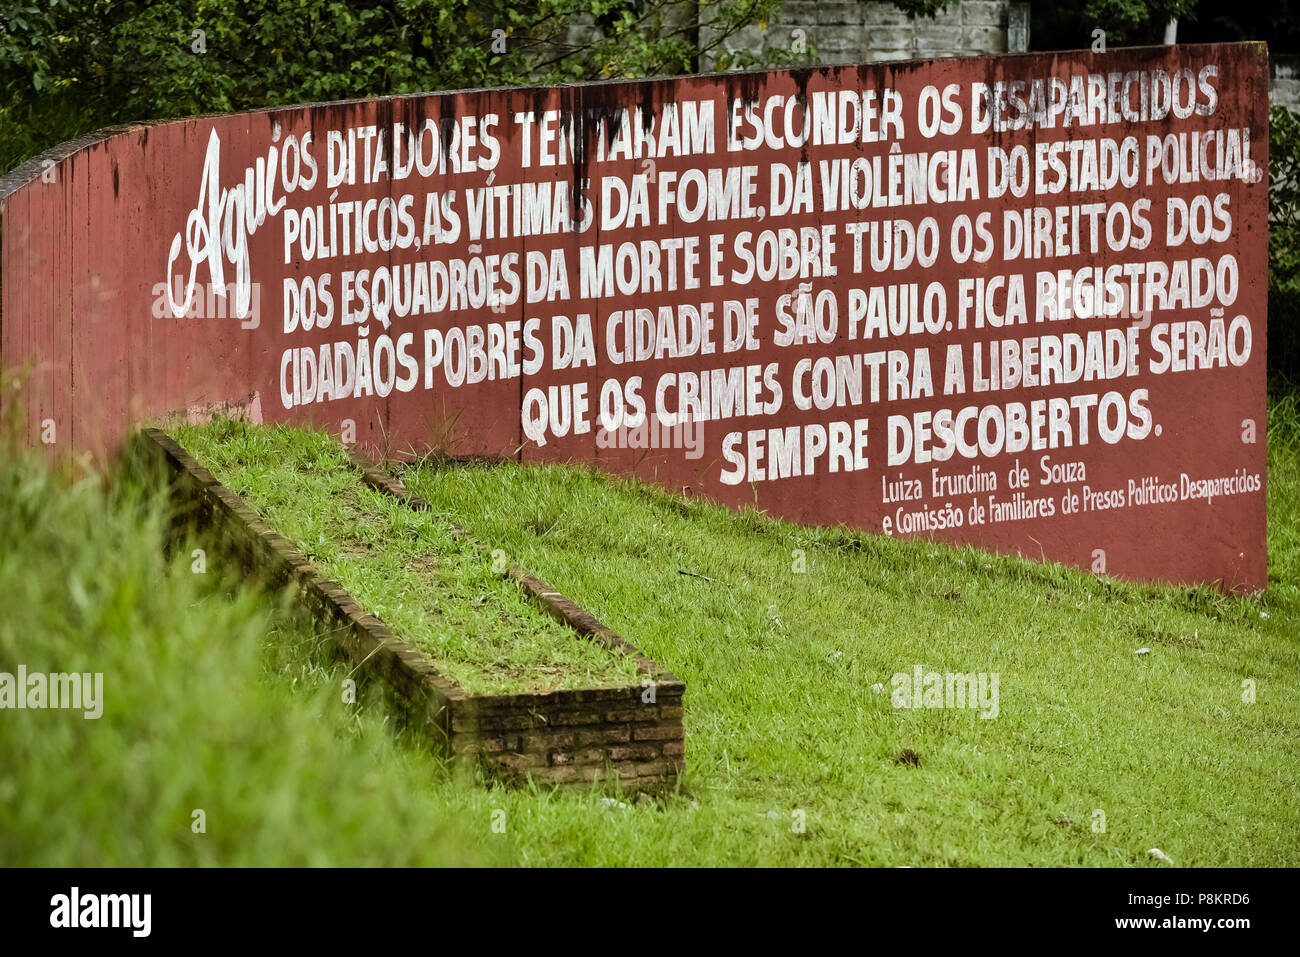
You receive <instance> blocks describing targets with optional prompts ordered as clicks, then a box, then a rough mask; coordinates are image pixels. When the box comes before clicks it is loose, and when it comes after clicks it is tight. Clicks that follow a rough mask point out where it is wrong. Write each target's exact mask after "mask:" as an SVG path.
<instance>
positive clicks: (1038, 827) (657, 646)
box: [0, 399, 1300, 866]
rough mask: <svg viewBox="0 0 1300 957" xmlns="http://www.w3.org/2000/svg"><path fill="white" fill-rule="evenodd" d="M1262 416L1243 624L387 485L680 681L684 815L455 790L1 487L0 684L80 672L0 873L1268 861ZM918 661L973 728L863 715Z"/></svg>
mask: <svg viewBox="0 0 1300 957" xmlns="http://www.w3.org/2000/svg"><path fill="white" fill-rule="evenodd" d="M1273 415H1274V421H1273V423H1272V427H1271V430H1270V474H1269V504H1270V517H1269V523H1270V524H1269V541H1270V550H1271V555H1270V569H1271V570H1270V587H1269V590H1268V592H1267V593H1266V594H1265V595H1263V596H1257V597H1249V598H1247V597H1228V596H1223V595H1220V594H1218V593H1216V592H1212V591H1208V590H1203V589H1196V590H1188V589H1174V588H1159V587H1152V586H1137V585H1129V584H1122V583H1117V582H1113V581H1106V580H1098V579H1095V578H1093V577H1092V576H1089V575H1086V574H1082V573H1078V572H1074V571H1070V570H1067V569H1064V568H1061V567H1057V566H1045V565H1039V564H1033V563H1029V562H1024V561H1019V560H1013V559H1008V558H1001V557H995V556H992V555H989V554H987V553H984V552H980V551H976V550H972V549H963V550H954V549H949V548H946V547H942V546H936V545H929V544H925V543H917V542H912V543H908V542H901V541H898V540H895V539H886V538H879V537H873V536H869V535H861V534H857V533H850V532H845V531H837V530H811V529H804V528H799V527H796V526H792V525H788V524H784V523H780V522H775V521H772V520H769V519H767V518H766V517H763V516H761V515H757V514H754V513H747V514H739V515H737V514H732V513H729V512H726V511H724V510H721V509H717V508H714V507H711V506H707V505H704V504H701V503H698V502H691V501H686V500H684V499H682V498H680V497H675V496H672V495H670V494H667V493H664V492H660V491H656V490H652V489H646V488H643V487H640V486H637V485H635V484H632V483H628V482H620V481H612V480H609V479H606V478H603V477H600V476H598V475H595V474H593V473H591V472H589V471H587V470H584V469H579V468H568V467H565V468H546V469H531V468H522V467H518V466H505V467H499V468H491V469H488V468H482V467H468V466H455V465H447V464H442V465H439V464H436V463H426V464H425V465H423V466H422V467H420V468H416V469H412V470H410V471H409V472H408V474H407V478H408V481H409V482H410V483H411V485H412V486H413V487H414V488H415V490H416V491H418V492H419V494H421V495H422V496H424V497H426V498H428V499H429V500H430V501H431V503H432V504H433V505H434V507H435V510H436V513H437V515H438V516H439V517H441V518H442V519H444V520H446V519H454V520H456V521H458V522H460V523H461V524H463V525H465V526H466V528H467V529H468V531H470V532H471V533H472V534H474V535H475V536H477V537H478V538H480V539H483V540H485V541H487V542H489V543H490V544H491V545H492V546H493V547H496V546H500V547H502V548H504V549H506V550H507V551H508V553H509V556H510V558H511V559H512V560H515V561H518V562H519V563H521V564H523V565H525V566H526V567H528V568H530V569H531V570H533V571H535V572H536V573H538V574H540V575H541V576H542V577H543V578H545V579H547V580H548V581H550V582H551V583H552V584H553V585H555V586H556V587H557V588H559V589H560V590H562V591H563V592H565V593H566V594H568V595H569V596H570V597H572V598H574V599H575V600H576V601H578V602H579V603H581V604H583V605H584V606H586V607H587V608H589V609H590V610H591V611H592V612H594V613H595V614H596V615H597V616H599V617H600V618H601V619H602V620H603V621H605V622H606V623H607V624H609V625H610V626H612V627H614V628H615V629H617V630H619V631H620V632H622V633H624V634H625V635H626V636H627V637H628V638H629V639H630V640H631V641H632V642H633V643H635V644H637V645H639V646H640V647H641V648H642V649H643V650H644V651H645V652H646V653H648V654H650V655H651V656H652V657H654V658H655V659H656V660H658V661H659V662H660V663H661V664H663V665H664V666H665V667H667V668H668V669H670V670H672V671H674V672H676V673H677V674H679V675H680V676H682V677H683V678H685V679H686V681H687V682H688V692H687V699H686V704H687V716H686V728H687V762H688V769H687V773H686V774H685V775H684V777H683V779H682V781H681V787H680V792H679V793H678V794H676V795H674V796H670V797H669V798H667V799H666V800H664V801H662V802H660V803H644V804H639V803H634V802H631V801H628V802H626V803H627V805H628V806H626V807H620V806H619V805H618V804H617V803H615V804H607V803H606V802H605V801H603V800H602V798H603V797H605V796H606V795H607V794H608V793H610V792H576V793H575V792H559V791H555V792H552V791H549V790H539V789H521V790H510V789H507V788H503V787H500V786H496V785H485V784H483V783H482V782H479V781H475V780H469V779H466V778H464V777H461V776H458V775H455V774H453V773H452V772H450V771H449V770H448V769H447V768H446V767H445V766H444V764H443V763H442V762H441V761H439V760H438V759H436V758H435V757H433V756H432V755H430V754H428V753H426V749H425V743H424V742H422V741H421V740H420V739H419V738H417V737H415V736H413V735H412V734H409V733H407V732H404V731H400V730H398V728H397V727H396V724H397V722H396V720H395V717H394V712H393V711H391V710H390V707H389V705H388V703H387V701H386V700H385V698H384V696H383V695H382V694H381V693H380V692H381V689H380V688H377V687H374V686H369V687H366V686H363V688H362V695H361V700H360V702H359V703H357V704H353V703H350V702H347V701H345V700H343V698H344V696H343V695H341V694H340V688H341V687H342V684H343V681H344V680H345V679H346V678H347V677H348V676H349V674H350V671H351V666H350V665H348V664H345V663H339V662H336V661H334V660H332V659H330V658H329V657H328V656H327V655H326V651H325V641H324V639H323V637H322V636H317V635H314V634H312V632H311V630H310V628H308V627H305V626H303V625H302V624H301V623H298V622H295V621H294V620H293V619H292V618H289V617H287V616H286V615H285V614H284V613H282V612H281V611H279V609H278V608H277V607H276V605H275V603H274V602H272V601H270V600H269V599H267V598H265V597H259V596H254V595H250V594H246V593H243V592H240V591H238V590H236V591H234V592H233V593H232V592H230V591H229V590H228V588H227V587H226V583H225V582H223V581H222V580H221V574H220V569H219V567H216V566H217V565H218V564H219V562H214V561H212V559H211V558H210V560H209V572H208V574H207V575H196V574H193V573H192V572H191V566H190V558H189V555H188V554H181V555H178V556H177V558H176V559H175V560H174V561H172V562H165V561H164V560H163V559H162V558H160V557H159V551H158V547H157V546H158V541H159V526H158V518H157V516H153V515H151V514H150V513H149V512H148V510H147V509H144V508H143V507H142V506H141V505H140V503H139V502H138V501H137V500H136V499H135V498H134V497H132V496H130V495H128V494H126V493H125V492H122V491H120V490H118V491H113V492H112V493H111V494H110V495H109V496H108V497H107V498H106V497H105V495H104V493H103V491H102V490H101V488H100V487H99V485H98V484H95V483H82V484H70V483H69V482H67V481H66V480H64V479H61V478H59V477H57V476H55V475H52V474H50V473H49V472H48V471H47V470H46V469H44V468H43V467H41V466H36V465H34V464H32V463H31V462H30V461H14V460H12V459H10V460H8V461H6V462H5V463H4V464H3V465H2V466H0V541H3V542H4V548H3V551H0V607H3V608H5V609H6V614H5V615H3V616H0V670H7V671H13V670H14V667H15V666H16V665H17V664H18V663H25V664H26V665H27V666H28V668H29V669H30V670H37V669H39V668H44V669H47V670H74V669H75V670H82V671H84V670H93V671H102V672H104V673H105V681H104V684H105V711H104V715H103V717H102V718H100V719H99V720H98V721H87V720H84V719H83V718H82V717H81V715H80V714H79V713H69V712H54V711H44V712H40V711H28V712H8V713H4V714H0V750H3V753H5V754H6V761H5V762H4V763H3V766H2V767H0V863H4V864H49V863H61V864H155V863H169V864H188V863H257V864H279V863H286V864H293V863H330V864H349V863H360V864H383V863H393V864H407V863H415V864H429V863H450V864H455V863H464V862H469V863H488V864H492V863H515V864H529V865H563V864H583V865H585V864H683V865H691V864H731V865H743V864H773V865H778V864H827V865H833V864H880V865H900V864H907V865H913V866H925V865H996V864H1006V865H1035V866H1042V865H1057V864H1084V865H1137V866H1165V865H1162V864H1159V863H1158V862H1156V861H1154V860H1153V859H1152V858H1151V857H1150V856H1149V855H1148V850H1149V849H1150V848H1153V847H1159V848H1160V849H1162V850H1163V851H1164V852H1165V853H1166V854H1167V855H1168V856H1169V857H1170V858H1172V859H1173V861H1174V862H1175V863H1176V864H1179V865H1188V866H1202V865H1295V864H1297V863H1300V810H1297V807H1298V805H1300V802H1298V801H1297V797H1300V795H1298V794H1297V781H1300V760H1298V758H1300V733H1298V732H1300V695H1298V694H1297V691H1298V690H1300V681H1298V680H1297V679H1298V677H1300V675H1298V672H1300V656H1298V655H1297V651H1298V650H1300V648H1298V645H1300V627H1298V626H1297V619H1298V617H1300V616H1298V613H1300V428H1297V415H1296V405H1295V400H1294V399H1288V400H1284V401H1282V402H1278V403H1275V404H1274V407H1273ZM795 550H802V551H803V553H804V556H805V560H806V571H804V572H802V573H800V572H795V571H794V570H793V567H792V566H793V565H794V556H793V555H792V553H793V552H795ZM683 571H686V572H692V573H694V574H695V575H702V576H707V578H708V579H713V580H712V581H709V580H706V579H705V578H699V577H693V576H690V575H683V574H681V572H683ZM10 609H13V611H12V612H11V611H9V610H10ZM1139 648H1147V649H1149V653H1148V654H1144V655H1137V654H1135V652H1136V651H1137V650H1138V649H1139ZM916 665H920V666H922V667H923V668H924V669H926V670H933V671H938V672H948V671H952V672H996V673H998V675H999V679H1000V680H999V705H998V716H997V718H996V719H993V720H984V719H981V718H980V716H979V713H978V712H977V711H975V710H912V709H896V708H894V707H892V706H891V702H890V691H891V677H892V676H893V675H894V674H895V673H897V672H904V673H910V672H911V671H912V669H913V668H914V667H915V666H916ZM1246 679H1252V680H1253V681H1254V682H1255V684H1256V701H1255V703H1254V704H1247V703H1245V702H1244V701H1243V700H1242V682H1243V681H1244V680H1246ZM875 684H883V685H884V693H883V694H879V693H876V692H875V691H873V690H872V686H873V685H875ZM196 808H203V809H205V810H206V812H207V814H206V823H207V832H206V833H205V834H195V833H193V832H192V829H191V822H192V811H193V809H196ZM1099 811H1100V812H1102V813H1104V815H1105V830H1104V831H1099V830H1095V829H1094V827H1095V826H1099V825H1100V822H1101V817H1100V816H1099V815H1098V814H1097V812H1099ZM494 812H495V813H498V818H497V820H498V821H501V820H503V821H504V825H505V829H504V833H498V832H497V831H496V830H494V828H493V827H492V821H493V814H494ZM795 812H800V813H799V814H796V813H795ZM502 813H503V814H504V818H502V817H500V814H502ZM800 820H802V823H803V829H802V832H799V830H798V828H797V825H798V824H799V822H800Z"/></svg>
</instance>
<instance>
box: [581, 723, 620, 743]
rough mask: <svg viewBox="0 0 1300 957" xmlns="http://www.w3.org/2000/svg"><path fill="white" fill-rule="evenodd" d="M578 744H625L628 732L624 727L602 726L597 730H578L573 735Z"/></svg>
mask: <svg viewBox="0 0 1300 957" xmlns="http://www.w3.org/2000/svg"><path fill="white" fill-rule="evenodd" d="M574 737H575V739H576V741H577V743H578V744H580V745H584V744H626V743H627V742H628V740H630V737H631V735H630V733H629V732H628V729H627V728H625V727H621V728H603V729H601V730H599V731H578V732H577V733H576V734H575V735H574Z"/></svg>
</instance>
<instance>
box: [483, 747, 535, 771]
mask: <svg viewBox="0 0 1300 957" xmlns="http://www.w3.org/2000/svg"><path fill="white" fill-rule="evenodd" d="M489 760H490V761H491V762H492V763H493V764H498V765H501V766H502V767H507V768H516V769H520V770H522V769H526V768H535V767H540V766H541V765H544V764H545V763H546V756H545V755H543V754H519V753H518V752H515V751H507V752H505V753H504V754H494V755H492V756H491V758H490V759H489Z"/></svg>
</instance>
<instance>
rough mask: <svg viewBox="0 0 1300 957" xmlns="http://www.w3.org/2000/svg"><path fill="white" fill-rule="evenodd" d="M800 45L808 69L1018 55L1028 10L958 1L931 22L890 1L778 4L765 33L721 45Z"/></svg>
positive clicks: (1006, 3)
mask: <svg viewBox="0 0 1300 957" xmlns="http://www.w3.org/2000/svg"><path fill="white" fill-rule="evenodd" d="M705 36H706V37H707V33H706V34H705ZM800 40H802V41H803V42H804V43H806V44H807V46H808V47H810V48H812V50H814V51H815V55H813V56H808V57H807V58H804V59H802V60H801V62H804V63H806V64H810V65H825V64H830V65H834V64H842V63H873V62H877V61H881V60H908V59H925V58H930V57H946V56H981V55H985V54H990V53H1017V52H1023V51H1024V50H1026V49H1028V45H1029V5H1028V4H1027V3H1012V2H1010V0H960V2H957V3H953V4H951V5H950V6H949V7H947V8H946V9H945V10H943V11H942V12H941V13H939V14H938V15H936V16H935V17H933V18H931V17H924V16H922V17H917V18H915V19H911V18H909V17H908V15H907V14H906V13H904V12H903V11H902V10H900V9H899V8H898V7H896V6H894V4H892V3H878V2H861V0H783V3H782V4H781V13H780V15H779V16H778V17H777V18H776V20H775V21H774V22H772V23H769V24H767V25H766V29H760V28H759V27H750V28H748V29H746V30H743V31H741V32H739V33H737V34H736V35H735V36H734V37H732V38H730V39H729V40H728V41H726V46H727V47H728V48H729V49H731V50H740V49H748V50H752V51H754V52H759V51H762V50H766V49H771V48H774V47H784V48H788V49H794V46H793V45H794V44H795V43H796V42H798V41H800ZM711 65H712V64H711V62H710V63H708V64H702V65H701V66H702V68H705V69H707V68H708V67H709V66H711Z"/></svg>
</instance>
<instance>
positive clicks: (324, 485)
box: [173, 419, 640, 694]
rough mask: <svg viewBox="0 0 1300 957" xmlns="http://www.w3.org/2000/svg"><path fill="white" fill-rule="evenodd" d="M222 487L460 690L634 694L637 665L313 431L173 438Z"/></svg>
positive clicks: (193, 432)
mask: <svg viewBox="0 0 1300 957" xmlns="http://www.w3.org/2000/svg"><path fill="white" fill-rule="evenodd" d="M173 432H174V435H175V438H176V439H177V441H179V442H180V443H181V445H182V446H184V447H185V448H186V449H187V450H188V451H189V452H190V454H192V455H194V456H195V457H196V458H197V459H198V460H199V461H200V462H201V463H202V464H203V465H204V466H206V467H207V468H209V470H210V471H211V472H212V473H213V475H215V476H216V477H217V478H218V479H219V480H220V481H221V482H223V483H224V484H225V485H227V486H228V487H229V488H231V489H232V490H233V491H234V492H236V493H237V494H239V495H241V496H243V497H244V498H245V500H246V501H248V503H249V504H250V505H251V506H252V507H253V508H254V509H255V510H257V511H258V512H259V513H260V514H261V515H262V516H263V518H265V519H266V520H267V522H268V523H269V524H270V525H271V526H272V527H273V528H275V529H276V531H278V532H279V533H280V534H281V535H284V536H285V537H286V538H288V539H290V540H291V541H293V542H294V543H295V544H297V545H298V547H299V548H301V549H302V550H303V551H304V552H305V553H306V555H307V557H308V558H309V559H311V561H312V562H313V563H315V564H316V565H317V567H319V568H320V569H321V570H322V571H323V572H324V573H325V574H326V575H328V576H329V577H331V578H333V579H335V580H336V581H338V582H339V583H340V584H341V585H343V587H344V588H346V589H347V590H348V591H349V592H351V593H352V595H353V597H354V598H356V599H357V601H359V602H360V603H361V605H362V606H363V607H364V608H366V609H367V610H368V611H370V612H372V613H373V614H375V615H377V616H378V617H379V618H380V619H382V620H383V621H384V622H386V623H387V624H388V625H389V626H390V627H391V628H393V630H394V631H396V632H397V633H398V634H399V635H401V636H402V637H403V638H405V639H406V640H407V641H408V642H410V643H411V644H412V645H413V646H415V647H416V648H418V649H420V650H421V651H423V652H424V653H425V654H427V655H428V656H429V657H430V658H431V659H432V660H433V662H434V663H435V664H436V665H437V666H438V668H439V670H440V671H442V673H443V674H444V675H446V676H447V677H449V678H451V679H452V680H453V681H455V682H456V683H457V684H458V685H459V686H460V687H462V688H464V689H465V690H466V691H470V692H474V693H477V694H505V693H511V692H519V691H533V690H541V691H549V690H556V689H561V688H587V687H597V686H604V685H639V684H640V678H639V677H638V676H637V672H636V661H635V659H633V658H631V657H630V656H628V655H621V654H618V653H616V652H613V651H610V650H609V649H607V648H605V647H604V646H602V645H599V644H597V643H595V642H593V641H591V640H589V639H587V638H584V637H582V636H581V635H578V634H577V633H576V632H574V631H573V630H572V629H571V628H568V627H566V626H565V625H562V624H560V623H559V622H557V621H555V620H554V619H553V618H551V617H550V616H549V615H548V614H546V613H545V612H544V611H542V610H541V609H540V608H538V607H537V606H536V605H534V604H533V603H532V602H530V601H529V600H528V598H527V597H526V596H524V595H523V594H522V593H521V592H520V591H519V589H518V587H517V586H516V585H514V584H513V583H512V582H510V581H508V580H506V579H504V578H503V577H502V576H501V575H499V574H494V573H493V572H492V561H493V558H492V556H491V554H483V553H480V552H479V551H478V550H477V549H476V548H475V547H474V544H473V543H472V542H469V541H466V540H464V539H458V538H456V537H454V536H453V535H452V531H451V525H452V522H450V521H439V520H437V519H435V518H433V517H432V516H430V515H429V514H428V513H426V512H417V511H414V510H413V509H411V508H408V507H407V506H406V505H404V504H402V503H401V502H398V501H397V500H396V499H394V498H392V497H391V496H389V495H385V494H383V493H381V492H378V491H375V490H373V489H370V488H368V487H366V486H364V485H363V484H362V482H361V477H360V473H359V472H358V471H357V469H356V468H355V467H354V466H353V465H352V464H351V463H350V462H349V461H348V457H347V452H346V451H345V450H344V449H343V447H342V446H340V445H339V444H338V443H337V442H335V441H334V440H333V439H331V438H329V437H328V436H326V435H324V434H322V433H318V432H309V431H302V430H296V429H289V428H284V427H276V428H272V427H263V426H255V425H250V424H249V423H247V422H239V421H234V420H229V419H225V420H217V421H215V422H212V423H210V424H207V425H187V426H181V427H178V428H176V429H174V430H173Z"/></svg>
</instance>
